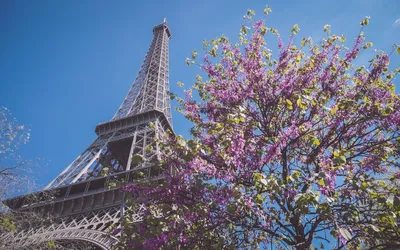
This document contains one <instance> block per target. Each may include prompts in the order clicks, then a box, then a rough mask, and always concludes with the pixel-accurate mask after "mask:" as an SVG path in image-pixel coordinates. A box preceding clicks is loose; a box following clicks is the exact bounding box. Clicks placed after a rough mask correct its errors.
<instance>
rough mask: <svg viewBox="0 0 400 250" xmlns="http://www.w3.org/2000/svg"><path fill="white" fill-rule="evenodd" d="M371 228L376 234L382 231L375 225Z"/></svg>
mask: <svg viewBox="0 0 400 250" xmlns="http://www.w3.org/2000/svg"><path fill="white" fill-rule="evenodd" d="M370 226H371V228H372V229H373V230H374V231H375V232H378V233H379V232H380V230H379V228H378V227H377V226H375V225H370Z"/></svg>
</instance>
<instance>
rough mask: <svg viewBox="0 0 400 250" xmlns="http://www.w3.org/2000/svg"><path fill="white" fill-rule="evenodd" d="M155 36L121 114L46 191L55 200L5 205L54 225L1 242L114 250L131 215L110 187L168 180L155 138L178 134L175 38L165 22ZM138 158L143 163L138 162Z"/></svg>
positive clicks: (138, 218)
mask: <svg viewBox="0 0 400 250" xmlns="http://www.w3.org/2000/svg"><path fill="white" fill-rule="evenodd" d="M153 34H154V36H153V40H152V41H151V44H150V48H149V50H148V52H147V54H146V56H145V59H144V61H143V64H142V66H141V68H140V70H139V73H138V76H137V77H136V79H135V81H134V82H133V84H132V86H131V88H130V90H129V92H128V94H127V96H126V97H125V99H124V101H123V102H122V104H121V106H120V107H119V109H118V111H117V112H116V113H115V115H114V116H113V118H112V119H111V120H110V121H108V122H105V123H101V124H99V125H98V126H97V127H96V134H97V135H98V137H97V139H96V140H95V141H94V142H93V143H92V144H90V145H89V147H88V148H86V149H85V150H84V151H83V152H82V153H81V154H80V155H79V156H78V157H77V158H76V159H75V160H74V161H73V162H72V163H71V164H70V165H68V167H67V168H65V169H64V170H63V171H62V172H61V173H60V174H59V175H58V176H57V177H56V178H54V180H52V181H51V182H50V183H49V184H48V185H47V186H46V188H45V190H46V192H47V191H50V192H53V194H54V195H55V198H54V199H53V200H51V201H49V200H44V201H43V200H41V201H39V200H36V201H35V200H34V201H32V200H28V199H27V198H26V197H28V196H22V197H17V198H14V199H10V200H7V201H6V202H5V203H6V204H7V205H8V206H9V207H10V208H11V209H13V210H27V209H30V210H31V211H35V212H37V213H42V214H45V215H46V216H47V215H49V216H50V217H51V218H52V220H51V222H49V223H48V224H46V226H40V227H32V228H27V229H26V230H24V231H22V232H19V233H18V235H13V236H12V237H11V235H3V236H1V237H9V238H10V239H11V238H12V242H13V244H18V246H20V248H21V249H25V248H27V247H29V246H31V245H34V244H39V243H41V242H43V241H48V240H84V241H88V242H91V243H92V244H95V245H97V246H98V247H100V248H102V249H110V247H111V245H112V244H113V243H115V241H117V240H118V235H117V236H115V237H114V236H113V237H110V236H109V235H108V233H109V231H108V230H109V228H110V225H111V224H115V223H117V222H118V220H119V219H120V218H121V216H122V215H123V213H124V211H125V209H126V206H125V194H124V193H122V192H121V191H119V189H117V188H114V189H110V187H109V186H108V184H109V183H110V181H123V182H134V181H135V178H137V176H140V178H148V179H154V180H158V179H160V178H162V176H161V175H160V174H161V173H160V172H159V170H158V169H157V168H153V166H154V163H156V162H157V161H158V160H159V159H160V155H159V152H160V150H159V148H158V144H157V142H156V140H155V138H160V137H161V136H162V135H163V134H165V133H166V131H167V130H171V131H172V118H171V108H170V99H169V93H168V92H169V62H168V57H169V52H168V43H169V39H170V38H171V33H170V30H169V27H168V25H167V23H166V20H165V19H164V22H163V23H161V24H159V25H156V26H155V27H154V28H153ZM137 155H139V156H141V158H142V159H143V160H142V161H140V162H138V161H134V160H133V157H134V156H137ZM138 172H140V175H138V174H137V173H138ZM38 196H40V193H39V195H38ZM141 211H142V207H141V205H140V204H138V210H137V211H134V212H133V214H134V215H135V216H134V217H135V218H134V219H135V221H141V219H142V213H141Z"/></svg>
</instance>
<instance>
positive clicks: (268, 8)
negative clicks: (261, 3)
mask: <svg viewBox="0 0 400 250" xmlns="http://www.w3.org/2000/svg"><path fill="white" fill-rule="evenodd" d="M271 12H272V9H271V7H269V6H268V5H267V7H265V9H264V15H268V14H269V13H271Z"/></svg>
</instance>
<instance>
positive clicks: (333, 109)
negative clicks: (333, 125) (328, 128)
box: [331, 105, 339, 115]
mask: <svg viewBox="0 0 400 250" xmlns="http://www.w3.org/2000/svg"><path fill="white" fill-rule="evenodd" d="M338 109H339V107H338V106H337V105H335V106H333V107H332V109H331V114H332V115H334V114H336V112H337V111H338Z"/></svg>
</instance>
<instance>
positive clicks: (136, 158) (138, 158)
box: [132, 154, 144, 164]
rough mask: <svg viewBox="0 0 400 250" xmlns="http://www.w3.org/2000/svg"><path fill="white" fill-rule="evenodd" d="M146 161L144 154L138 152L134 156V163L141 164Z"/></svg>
mask: <svg viewBox="0 0 400 250" xmlns="http://www.w3.org/2000/svg"><path fill="white" fill-rule="evenodd" d="M143 161H144V158H143V155H139V154H136V155H134V156H133V157H132V164H139V163H142V162H143Z"/></svg>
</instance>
